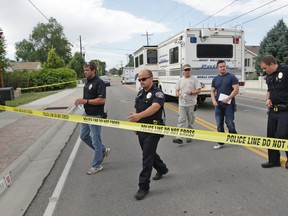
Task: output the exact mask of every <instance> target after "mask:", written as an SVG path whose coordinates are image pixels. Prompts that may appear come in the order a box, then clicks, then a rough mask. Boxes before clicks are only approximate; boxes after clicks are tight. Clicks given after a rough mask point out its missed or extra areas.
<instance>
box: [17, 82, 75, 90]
mask: <svg viewBox="0 0 288 216" xmlns="http://www.w3.org/2000/svg"><path fill="white" fill-rule="evenodd" d="M76 81H77V80H72V81H67V82H61V83H54V84H47V85H42V86H32V87H27V88H17V89H19V90H21V91H24V90H30V89H36V88H44V87H49V86H57V85H63V84H67V83H72V82H76Z"/></svg>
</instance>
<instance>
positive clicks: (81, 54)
mask: <svg viewBox="0 0 288 216" xmlns="http://www.w3.org/2000/svg"><path fill="white" fill-rule="evenodd" d="M79 39H80V56H81V58H83V53H82V40H81V35H80V37H79Z"/></svg>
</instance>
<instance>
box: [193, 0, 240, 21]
mask: <svg viewBox="0 0 288 216" xmlns="http://www.w3.org/2000/svg"><path fill="white" fill-rule="evenodd" d="M236 1H238V0H235V1H233V2H232V3H230V4H228V5H227V6H225V7H224V8H222V9H220V10H219V11H217V12H216V13H214V14H212V15H211V16H209V17H207V18H206V19H204V20H202V21H201V22H199V23H197V24H195V25H193V26H192V27H195V26H197V25H199V24H201V23H203V22H205V21H206V20H208V19H210V18H211V17H213V16H215V15H216V14H218V13H219V12H221V11H223V10H225V9H226V8H228V7H229V6H231V5H232V4H234V3H235V2H236Z"/></svg>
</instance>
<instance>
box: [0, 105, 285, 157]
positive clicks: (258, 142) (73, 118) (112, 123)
mask: <svg viewBox="0 0 288 216" xmlns="http://www.w3.org/2000/svg"><path fill="white" fill-rule="evenodd" d="M0 110H5V111H9V112H16V113H22V114H26V115H32V116H38V117H44V118H51V119H58V120H64V121H70V122H78V123H85V124H94V125H99V126H104V127H111V128H118V129H124V130H131V131H140V132H147V133H153V134H161V135H167V136H174V137H183V138H191V139H198V140H204V141H211V142H222V143H226V144H234V145H240V146H246V147H257V148H265V149H275V150H283V151H288V140H285V139H276V138H267V137H260V136H251V135H243V134H229V133H219V132H214V131H206V130H198V129H189V128H178V127H173V126H166V125H153V124H142V123H134V122H128V121H120V120H113V119H102V118H94V117H87V116H79V115H71V114H63V113H56V112H46V111H39V110H30V109H24V108H19V107H9V106H0Z"/></svg>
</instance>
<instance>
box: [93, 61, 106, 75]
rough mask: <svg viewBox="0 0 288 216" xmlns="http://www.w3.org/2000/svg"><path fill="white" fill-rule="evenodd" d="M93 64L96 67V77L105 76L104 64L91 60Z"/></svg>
mask: <svg viewBox="0 0 288 216" xmlns="http://www.w3.org/2000/svg"><path fill="white" fill-rule="evenodd" d="M91 61H92V62H94V63H95V64H96V66H97V76H102V75H105V70H106V62H102V61H100V60H98V59H94V60H91Z"/></svg>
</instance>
